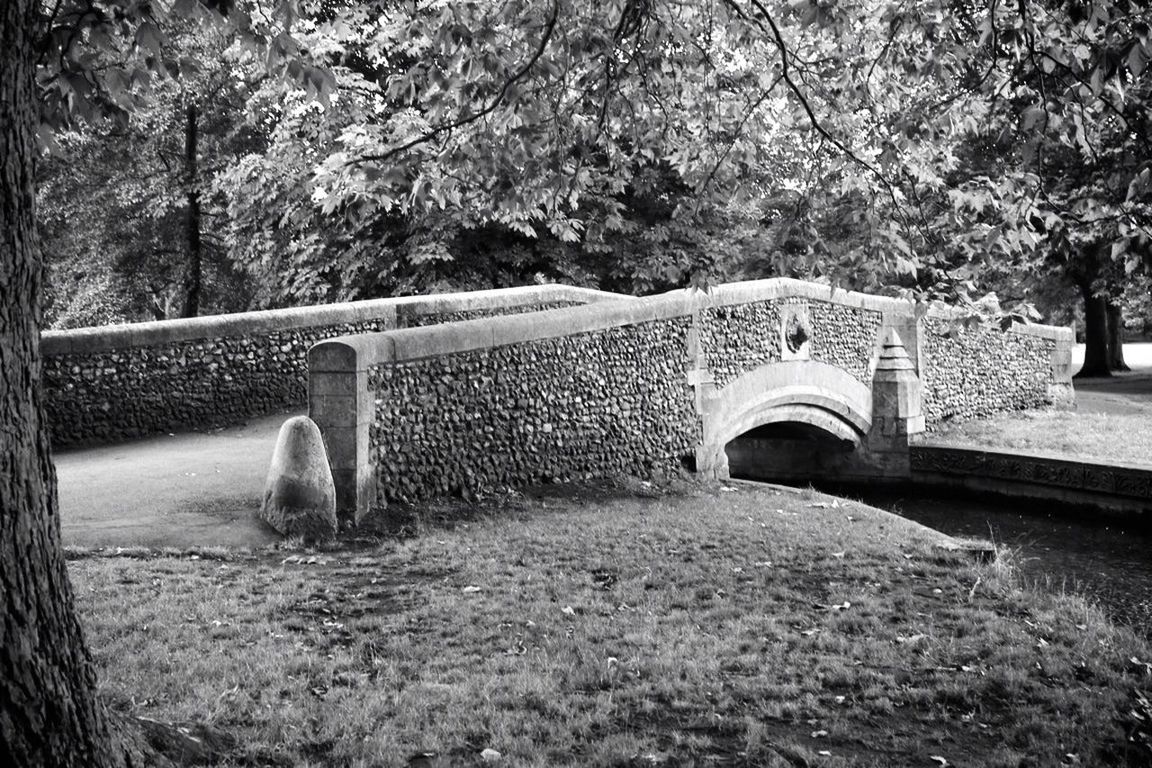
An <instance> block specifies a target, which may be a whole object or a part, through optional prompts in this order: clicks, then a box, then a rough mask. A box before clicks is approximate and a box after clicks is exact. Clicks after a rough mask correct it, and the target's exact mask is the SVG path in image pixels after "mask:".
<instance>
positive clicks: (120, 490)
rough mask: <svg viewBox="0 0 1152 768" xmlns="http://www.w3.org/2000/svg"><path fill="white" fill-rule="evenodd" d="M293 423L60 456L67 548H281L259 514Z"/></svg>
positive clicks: (279, 419) (270, 421) (259, 422)
mask: <svg viewBox="0 0 1152 768" xmlns="http://www.w3.org/2000/svg"><path fill="white" fill-rule="evenodd" d="M293 415H295V413H288V414H279V415H276V416H268V417H264V418H261V419H256V420H253V421H251V422H249V423H248V424H245V425H243V426H239V427H230V428H227V429H221V430H215V431H210V432H189V433H183V434H178V435H161V436H158V437H151V438H146V439H143V440H134V441H131V442H127V443H120V444H117V445H110V446H101V447H97V448H87V449H80V450H72V451H64V452H61V453H57V454H56V472H57V477H58V480H59V487H60V520H61V529H62V533H63V537H64V543H65V544H66V545H71V546H83V547H117V546H120V547H127V546H148V547H180V548H184V547H192V546H203V547H214V546H220V547H241V546H249V547H253V546H261V545H264V544H269V543H272V542H274V541H276V540H278V539H279V536H278V535H277V534H276V532H275V531H273V530H272V529H271V528H269V527H268V526H266V525H265V524H264V523H262V522H260V521H259V520H257V519H256V517H255V513H256V512H257V511H258V510H259V508H260V498H261V494H262V493H263V490H264V479H265V476H266V475H267V473H268V463H269V461H270V460H271V458H272V449H273V447H274V446H275V442H276V433H277V432H278V431H279V429H280V424H281V423H283V421H284V419H286V418H288V417H289V416H293Z"/></svg>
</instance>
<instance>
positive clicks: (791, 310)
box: [780, 304, 812, 360]
mask: <svg viewBox="0 0 1152 768" xmlns="http://www.w3.org/2000/svg"><path fill="white" fill-rule="evenodd" d="M811 340H812V326H811V325H810V324H809V321H808V307H807V305H803V304H791V305H785V307H784V311H783V313H782V315H781V317H780V341H781V344H780V357H781V359H783V360H807V359H808V358H809V357H810V354H809V348H810V347H811V346H812V345H811Z"/></svg>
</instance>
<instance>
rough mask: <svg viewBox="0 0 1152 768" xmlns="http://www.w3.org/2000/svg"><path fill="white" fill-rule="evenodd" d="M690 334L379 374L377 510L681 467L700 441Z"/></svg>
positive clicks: (601, 339) (608, 335)
mask: <svg viewBox="0 0 1152 768" xmlns="http://www.w3.org/2000/svg"><path fill="white" fill-rule="evenodd" d="M690 327H691V319H690V318H684V317H677V318H669V319H667V320H656V321H649V322H642V323H636V324H634V325H628V326H622V327H616V328H607V329H604V330H598V331H591V332H587V333H576V334H572V335H565V336H560V337H556V338H545V339H535V340H525V341H522V342H518V343H512V344H507V345H502V346H498V347H494V348H492V349H482V350H476V351H470V352H458V353H455V354H448V355H439V356H435V357H429V358H425V359H421V360H414V361H410V362H404V363H400V364H383V365H377V366H373V367H371V368H369V369H368V389H369V391H370V392H372V393H374V395H375V406H376V407H375V415H374V418H373V420H372V424H371V428H370V436H369V454H368V459H369V461H370V462H372V463H374V464H375V466H376V470H377V479H378V485H377V496H376V499H375V504H376V505H377V506H386V505H387V504H388V503H390V502H395V501H415V500H418V499H422V498H427V497H430V496H438V495H448V494H465V495H467V494H469V493H472V492H476V491H481V490H484V489H491V488H498V487H515V486H524V485H528V484H532V483H538V482H551V481H566V480H573V479H581V478H590V477H603V476H606V475H621V476H623V475H632V476H648V475H652V474H659V473H668V472H670V471H673V470H676V469H679V468H680V467H681V466H682V463H683V462H685V461H687V460H690V459H691V457H693V455H694V450H695V446H696V443H697V442H698V441H699V426H698V421H699V420H698V418H697V416H696V412H695V408H694V406H693V391H692V388H691V387H690V386H689V385H688V384H687V382H686V381H685V378H684V360H685V355H686V351H687V336H688V331H689V328H690Z"/></svg>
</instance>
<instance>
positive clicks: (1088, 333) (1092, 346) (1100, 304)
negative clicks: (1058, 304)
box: [1076, 281, 1112, 378]
mask: <svg viewBox="0 0 1152 768" xmlns="http://www.w3.org/2000/svg"><path fill="white" fill-rule="evenodd" d="M1080 293H1081V295H1083V297H1084V365H1083V367H1081V368H1080V371H1079V373H1077V374H1076V376H1077V377H1079V378H1086V377H1092V376H1111V375H1112V371H1111V370H1110V369H1109V367H1108V300H1107V299H1106V298H1105V297H1104V296H1098V295H1096V294H1094V293H1093V291H1092V284H1091V283H1090V282H1087V281H1084V282H1081V283H1080Z"/></svg>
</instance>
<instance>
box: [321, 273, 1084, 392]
mask: <svg viewBox="0 0 1152 768" xmlns="http://www.w3.org/2000/svg"><path fill="white" fill-rule="evenodd" d="M607 296H608V297H615V298H617V299H623V300H618V301H599V302H596V303H595V304H586V305H584V306H577V307H564V308H560V309H552V310H545V311H541V312H533V313H530V314H521V315H505V316H500V317H489V318H479V319H475V320H464V321H458V322H454V323H443V324H439V325H435V326H425V327H419V328H403V329H397V330H389V331H379V332H376V333H364V334H355V335H349V336H340V337H337V338H334V339H328V340H327V341H323V342H319V343H318V344H317V345H316V346H314V347H313V348H312V351H311V352H310V353H309V365H310V367H311V368H312V369H313V370H317V371H346V370H354V369H360V370H363V369H365V368H368V367H371V366H374V365H379V364H381V363H395V362H404V361H407V360H419V359H422V358H426V357H432V356H436V355H448V354H456V353H460V352H469V351H473V350H478V349H489V348H492V347H498V346H504V345H508V344H518V343H522V342H527V341H537V340H541V339H551V338H557V337H560V336H569V335H572V334H576V333H589V332H594V331H601V330H605V329H607V328H615V327H619V326H626V325H635V324H638V323H644V322H651V321H656V320H665V319H668V318H672V317H684V316H690V315H692V314H694V313H695V312H697V311H699V310H701V309H705V308H715V307H723V306H732V305H738V304H748V303H753V302H758V301H770V300H773V299H788V298H801V299H809V300H813V301H827V302H831V303H834V304H840V305H843V306H848V307H855V308H859V309H864V310H870V311H874V312H880V313H883V314H886V315H888V316H890V317H893V316H894V317H905V318H908V319H909V320H911V319H913V318H915V317H916V316H917V309H918V308H917V305H915V304H914V303H912V302H910V301H907V300H905V299H895V298H891V297H887V296H870V295H868V294H865V293H858V292H855V291H846V290H843V289H840V288H836V287H834V286H829V285H824V284H820V283H810V282H805V281H803V280H796V279H793V278H783V277H778V278H771V279H768V280H749V281H744V282H739V283H726V284H724V285H717V286H713V287H712V288H711V289H709V290H698V289H693V288H684V289H678V290H674V291H669V292H668V293H663V294H658V295H655V296H647V297H644V298H639V299H637V298H631V297H622V296H619V295H617V294H607ZM922 311H923V310H921V312H922ZM929 312H931V308H929ZM936 316H940V317H949V318H951V317H953V315H952V314H947V313H945V312H944V311H942V310H938V311H937V313H936ZM956 316H960V315H959V313H958V312H957V313H956ZM1021 329H1028V330H1021ZM1013 330H1016V331H1017V332H1023V333H1032V334H1036V335H1048V334H1054V335H1052V336H1051V337H1052V338H1064V337H1065V336H1066V337H1067V338H1068V339H1069V340H1070V339H1071V330H1070V329H1067V328H1056V327H1052V326H1017V327H1014V328H1013Z"/></svg>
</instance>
